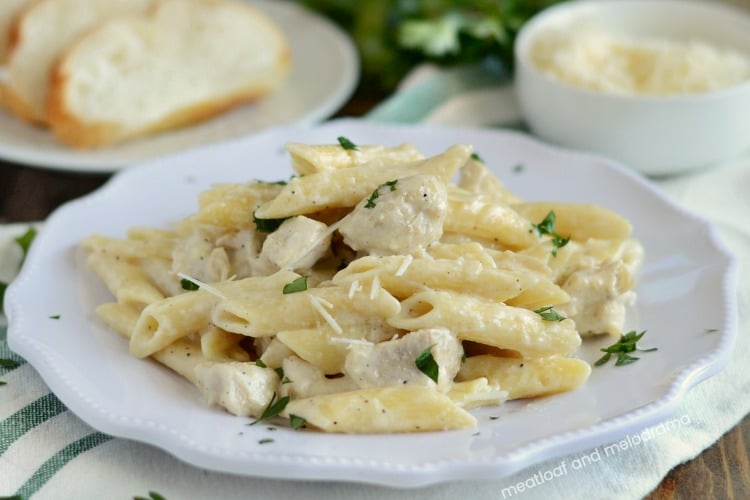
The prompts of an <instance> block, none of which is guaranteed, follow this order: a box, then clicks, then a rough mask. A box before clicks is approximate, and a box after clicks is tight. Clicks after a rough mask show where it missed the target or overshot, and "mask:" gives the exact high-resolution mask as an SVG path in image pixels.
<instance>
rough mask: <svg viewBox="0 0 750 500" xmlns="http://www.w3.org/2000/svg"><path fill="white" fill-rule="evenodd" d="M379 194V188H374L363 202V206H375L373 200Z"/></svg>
mask: <svg viewBox="0 0 750 500" xmlns="http://www.w3.org/2000/svg"><path fill="white" fill-rule="evenodd" d="M379 196H380V188H379V187H378V188H375V191H373V192H372V194H371V195H370V197H369V198H367V203H365V208H375V200H377V199H378V197H379Z"/></svg>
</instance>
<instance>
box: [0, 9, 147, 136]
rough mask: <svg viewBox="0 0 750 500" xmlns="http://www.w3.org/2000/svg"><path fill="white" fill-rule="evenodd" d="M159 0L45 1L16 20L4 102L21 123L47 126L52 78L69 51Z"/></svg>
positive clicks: (1, 92)
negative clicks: (94, 31) (105, 25)
mask: <svg viewBox="0 0 750 500" xmlns="http://www.w3.org/2000/svg"><path fill="white" fill-rule="evenodd" d="M153 3H154V0H40V1H37V2H35V3H33V4H32V5H30V6H29V7H28V8H27V9H25V10H24V11H23V12H22V13H21V15H20V16H19V17H18V18H17V19H16V21H15V25H14V26H13V28H12V33H13V38H14V40H13V49H12V51H11V53H10V59H9V61H8V68H7V69H8V74H7V81H6V82H5V83H4V84H3V85H2V86H0V101H2V104H3V105H5V106H6V107H7V108H8V109H10V110H11V111H13V113H15V114H16V115H18V116H19V117H21V118H23V119H25V120H27V121H30V122H34V123H45V122H46V103H47V94H48V90H49V82H50V73H51V70H52V68H53V66H54V64H55V63H56V62H57V60H58V58H59V57H60V55H61V54H62V52H63V51H64V50H65V48H66V47H67V46H68V45H69V44H70V43H71V42H73V41H74V40H75V39H77V38H78V37H79V36H80V35H81V34H83V33H85V32H86V31H87V30H89V29H91V28H92V27H94V26H96V25H97V24H99V23H100V22H102V21H103V20H106V19H109V18H111V17H116V16H121V15H129V14H139V13H140V14H144V15H145V13H146V12H147V11H148V9H149V8H150V7H151V6H152V5H153Z"/></svg>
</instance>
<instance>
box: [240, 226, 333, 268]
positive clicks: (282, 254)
mask: <svg viewBox="0 0 750 500" xmlns="http://www.w3.org/2000/svg"><path fill="white" fill-rule="evenodd" d="M327 230H328V226H326V225H325V224H323V223H322V222H318V221H316V220H314V219H310V218H309V217H305V216H303V215H299V216H297V217H291V218H289V219H287V220H285V221H284V222H283V223H282V224H281V226H279V228H278V229H277V230H276V231H274V232H273V233H271V234H269V235H268V237H267V238H266V241H264V242H263V248H262V249H261V251H260V256H259V257H258V261H257V262H256V265H255V266H254V269H253V272H254V274H255V275H256V276H268V275H271V274H273V273H275V272H276V271H278V270H280V269H308V268H310V267H312V266H313V265H314V264H315V263H316V262H317V261H318V259H320V258H321V257H322V256H323V255H325V253H326V251H327V250H328V247H329V246H330V245H331V235H330V234H327V235H326V231H327Z"/></svg>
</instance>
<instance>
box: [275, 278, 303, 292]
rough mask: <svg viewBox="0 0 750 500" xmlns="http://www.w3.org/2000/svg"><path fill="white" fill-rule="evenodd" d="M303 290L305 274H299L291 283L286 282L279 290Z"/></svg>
mask: <svg viewBox="0 0 750 500" xmlns="http://www.w3.org/2000/svg"><path fill="white" fill-rule="evenodd" d="M305 290H307V276H300V277H299V278H297V279H296V280H294V281H292V282H291V283H287V284H286V285H284V288H283V289H282V290H281V292H282V293H284V294H287V293H297V292H304V291H305Z"/></svg>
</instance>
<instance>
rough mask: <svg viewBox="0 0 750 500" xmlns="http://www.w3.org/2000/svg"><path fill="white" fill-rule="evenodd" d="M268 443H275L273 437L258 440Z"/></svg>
mask: <svg viewBox="0 0 750 500" xmlns="http://www.w3.org/2000/svg"><path fill="white" fill-rule="evenodd" d="M268 443H273V439H272V438H263V439H259V440H258V444H268Z"/></svg>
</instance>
